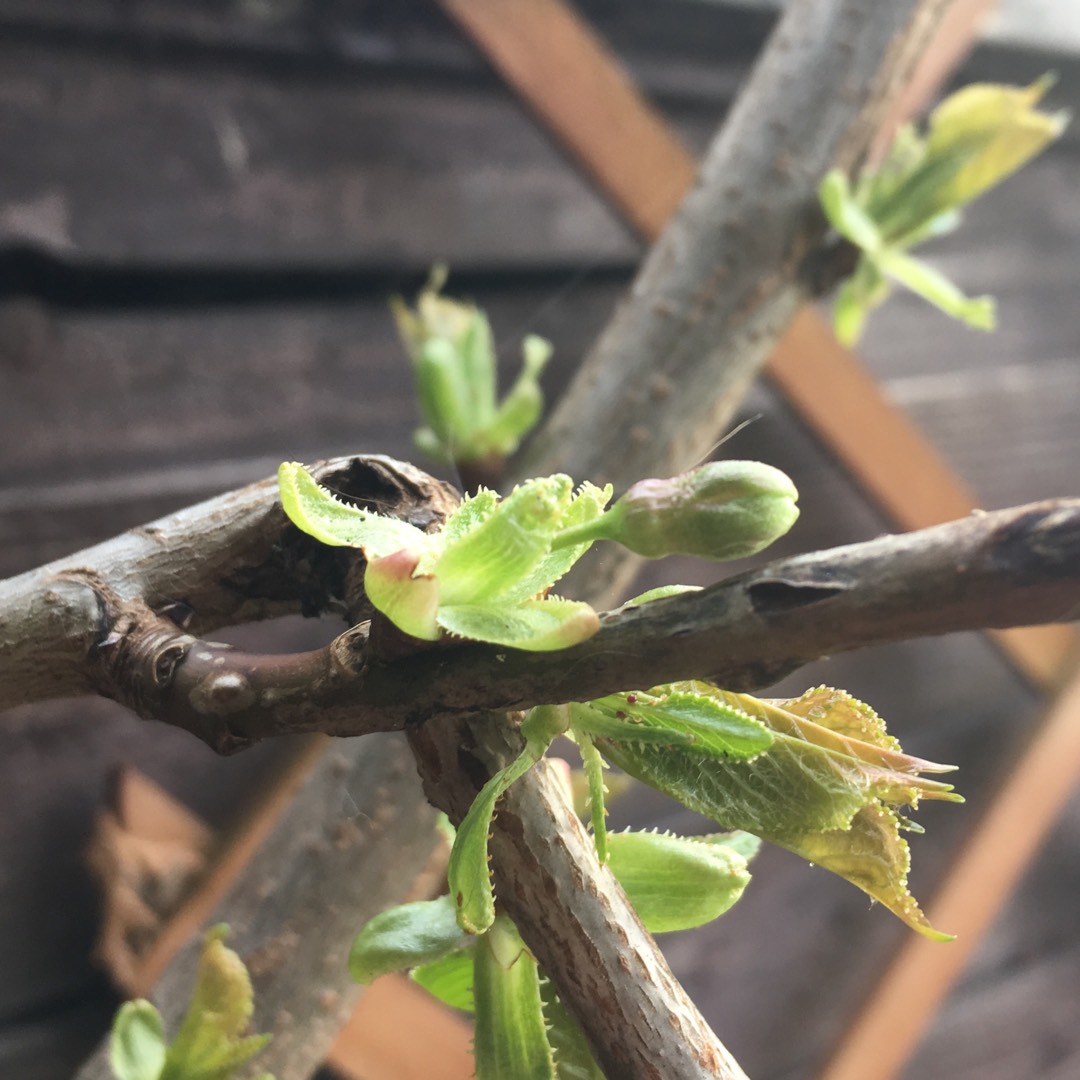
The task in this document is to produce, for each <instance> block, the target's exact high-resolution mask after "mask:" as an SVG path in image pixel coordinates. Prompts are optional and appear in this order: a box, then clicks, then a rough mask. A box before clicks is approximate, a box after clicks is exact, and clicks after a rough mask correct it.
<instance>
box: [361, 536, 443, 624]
mask: <svg viewBox="0 0 1080 1080" xmlns="http://www.w3.org/2000/svg"><path fill="white" fill-rule="evenodd" d="M418 566H419V560H418V559H417V557H416V555H415V554H413V553H412V552H411V551H395V552H394V553H393V554H391V555H383V556H382V557H381V558H378V559H370V560H369V561H368V564H367V566H366V567H364V592H365V593H366V594H367V598H368V600H370V601H371V603H372V604H373V605H374V606H375V607H376V608H377V609H378V610H379V611H381V612H382V613H383V614H384V615H385V616H386V617H387V618H388V619H389V620H390V621H391V622H392V623H393V624H394V625H395V626H396V627H397V628H398V629H399V630H403V631H404V632H405V633H406V634H411V635H412V636H413V637H414V638H420V639H421V640H422V641H435V640H436V639H437V638H438V637H439V623H438V620H437V612H438V610H439V582H438V579H436V578H435V577H434V576H433V575H431V574H421V573H418V572H417V571H418Z"/></svg>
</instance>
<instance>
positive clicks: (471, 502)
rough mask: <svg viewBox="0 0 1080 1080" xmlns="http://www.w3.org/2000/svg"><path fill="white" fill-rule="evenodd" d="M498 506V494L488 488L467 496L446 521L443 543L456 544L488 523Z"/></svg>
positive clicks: (442, 534)
mask: <svg viewBox="0 0 1080 1080" xmlns="http://www.w3.org/2000/svg"><path fill="white" fill-rule="evenodd" d="M498 505H499V496H498V494H497V493H496V492H494V491H489V490H488V489H487V488H481V489H480V490H479V491H478V492H477V493H476V494H475V495H466V496H465V498H464V499H462V500H461V502H460V503H459V504H458V505H457V506H456V507H455V508H454V511H453V513H451V515H450V516H449V517H448V518H447V519H446V524H445V525H444V526H443V528H442V532H441V534H440V535H441V538H442V541H443V543H444V544H456V543H457V542H458V541H459V540H461V539H462V538H463V537H465V536H467V535H468V534H469V533H470V532H472V530H473V529H475V528H477V527H478V526H480V525H482V524H483V523H484V522H485V521H487V520H488V518H490V517H491V515H492V514H494V513H495V510H496V508H497V507H498Z"/></svg>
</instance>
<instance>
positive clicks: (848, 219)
mask: <svg viewBox="0 0 1080 1080" xmlns="http://www.w3.org/2000/svg"><path fill="white" fill-rule="evenodd" d="M818 198H819V199H820V200H821V207H822V209H823V210H824V211H825V216H826V217H827V218H828V219H829V224H830V225H831V226H832V227H833V228H834V229H835V230H836V231H837V232H838V233H839V234H840V235H841V236H842V237H844V239H845V240H849V241H850V242H851V243H853V244H854V245H855V246H856V247H857V248H860V249H861V250H863V251H865V252H866V253H867V254H869V255H873V254H875V253H877V252H878V251H880V250H881V246H882V239H881V233H880V232H879V231H878V227H877V226H876V225H875V224H874V222H873V220H872V219H871V218H870V216H869V215H868V214H867V213H866V211H865V210H864V209H863V208H862V207H861V206H860V205H859V204H858V202H856V200H855V196H854V195H853V194H852V191H851V187H850V185H849V184H848V178H847V176H846V175H845V174H844V173H843V172H842V171H841V170H840V169H830V170H829V171H828V172H827V173H826V174H825V176H824V178H823V179H822V181H821V183H820V184H819V185H818Z"/></svg>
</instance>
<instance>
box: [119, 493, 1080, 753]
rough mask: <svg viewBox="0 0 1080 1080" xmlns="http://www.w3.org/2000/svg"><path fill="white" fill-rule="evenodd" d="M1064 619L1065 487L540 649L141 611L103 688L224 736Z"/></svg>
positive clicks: (244, 737) (327, 728) (1076, 565)
mask: <svg viewBox="0 0 1080 1080" xmlns="http://www.w3.org/2000/svg"><path fill="white" fill-rule="evenodd" d="M1076 618H1080V499H1059V500H1050V501H1048V502H1042V503H1033V504H1031V505H1029V506H1022V507H1018V508H1016V509H1013V510H1001V511H996V512H994V513H988V514H978V515H972V516H971V517H968V518H963V519H961V520H959V521H954V522H950V523H948V524H946V525H938V526H935V527H934V528H930V529H923V530H921V531H919V532H914V533H907V534H903V535H900V536H885V537H881V538H879V539H877V540H871V541H868V542H866V543H862V544H852V545H850V546H847V547H841V548H834V549H831V550H828V551H820V552H815V553H813V554H809V555H797V556H794V557H792V558H787V559H781V560H778V561H776V562H773V563H770V564H768V565H766V566H764V567H762V568H761V569H759V570H753V571H750V572H749V573H746V574H742V575H740V576H738V577H735V578H732V579H730V580H728V581H725V582H721V583H720V584H718V585H714V586H713V587H712V588H710V589H707V590H705V591H704V592H699V593H689V594H683V595H681V596H677V597H672V598H669V599H667V600H659V601H655V602H653V603H650V604H645V605H641V606H640V607H632V608H625V609H620V610H618V611H615V612H611V613H609V614H608V615H605V616H604V617H603V620H602V626H601V629H600V632H599V633H598V634H597V635H596V636H595V637H593V638H591V639H590V640H588V641H586V642H584V643H582V644H581V645H578V646H576V647H574V648H572V649H565V650H562V651H560V652H554V653H527V652H520V651H517V650H513V649H505V648H501V647H498V646H492V645H478V644H461V645H444V646H437V647H434V648H430V649H427V650H426V651H424V652H421V653H414V654H411V655H408V656H405V657H403V658H401V659H397V660H390V661H386V660H381V659H379V656H378V655H377V654H376V650H374V649H373V648H372V647H371V642H370V640H369V633H368V627H367V625H365V626H360V627H356V628H354V629H353V630H350V631H348V632H347V633H345V634H343V635H342V636H341V637H339V638H337V639H336V640H335V641H334V642H333V643H331V645H329V646H328V647H327V648H325V649H320V650H316V651H314V652H310V653H302V654H296V655H290V656H278V657H275V656H264V655H257V656H251V655H245V654H240V653H237V652H234V651H233V650H231V649H230V648H228V647H227V646H220V645H210V644H207V643H205V642H199V641H195V640H194V639H192V638H190V637H188V636H187V635H184V634H182V633H180V632H178V631H177V630H176V629H175V628H172V627H170V626H169V624H167V623H165V622H164V621H163V620H148V621H147V623H146V624H144V625H141V626H140V627H139V628H138V629H136V630H129V631H128V632H127V634H126V635H125V636H124V638H123V640H122V642H120V643H118V645H117V648H118V649H124V650H128V655H127V656H126V657H125V658H124V660H123V661H122V662H121V663H120V671H119V673H118V675H117V676H116V677H115V678H114V680H113V682H112V683H111V684H110V685H108V686H107V687H106V689H107V692H108V693H109V694H110V696H115V697H117V698H119V699H121V700H123V701H125V702H126V703H127V704H129V705H131V706H132V707H133V708H136V709H138V710H139V711H141V712H143V713H144V714H145V715H148V716H153V717H156V718H158V719H161V720H165V721H167V722H169V723H173V724H176V725H177V726H180V727H183V728H186V729H187V730H189V731H191V732H193V733H194V734H196V735H198V736H199V737H200V738H203V739H205V740H206V741H207V742H209V743H210V744H211V745H213V746H215V747H216V748H217V749H219V750H228V749H233V748H237V747H240V746H243V745H246V744H248V743H250V742H254V741H257V740H259V739H263V738H267V737H271V736H274V735H282V734H288V733H295V732H299V731H321V732H324V733H326V734H331V735H359V734H364V733H367V732H371V731H385V730H394V729H400V728H405V727H408V726H415V725H420V724H423V723H425V722H430V721H438V720H439V719H448V718H453V717H455V716H462V715H466V714H468V713H470V712H472V711H475V710H479V709H483V710H517V709H524V708H529V707H531V706H534V705H539V704H544V703H550V702H562V701H584V700H588V699H590V698H595V697H600V696H602V695H604V694H608V693H614V692H616V691H619V690H628V689H646V688H648V687H650V686H654V685H657V684H659V683H664V682H671V681H674V680H677V679H686V678H692V677H706V676H711V677H712V678H713V679H714V680H715V681H716V682H718V683H719V684H720V685H722V686H724V687H726V688H728V689H732V690H752V689H755V688H758V687H761V686H764V685H767V684H768V683H770V682H775V681H776V680H777V679H779V678H780V677H781V676H783V675H786V674H788V673H789V672H791V671H793V670H794V669H796V668H798V667H800V666H801V665H803V664H806V663H809V662H810V661H812V660H817V659H819V658H820V657H822V656H828V655H833V654H835V653H838V652H845V651H848V650H851V649H857V648H861V647H864V646H867V645H876V644H881V643H883V642H888V641H899V640H903V639H906V638H912V637H921V636H926V635H933V634H944V633H949V632H951V631H956V630H974V629H980V628H983V627H1005V626H1021V625H1030V624H1036V623H1054V622H1066V621H1069V620H1071V619H1076Z"/></svg>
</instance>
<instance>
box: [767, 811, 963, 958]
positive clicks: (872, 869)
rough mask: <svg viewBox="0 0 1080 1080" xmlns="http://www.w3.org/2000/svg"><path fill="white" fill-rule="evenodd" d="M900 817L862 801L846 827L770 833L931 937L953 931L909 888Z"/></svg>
mask: <svg viewBox="0 0 1080 1080" xmlns="http://www.w3.org/2000/svg"><path fill="white" fill-rule="evenodd" d="M901 827H902V825H901V821H900V818H899V816H898V815H897V814H896V813H895V812H894V811H893V810H890V809H889V808H888V807H886V806H880V805H876V804H873V805H869V806H864V807H863V808H862V809H861V810H859V811H858V813H856V814H855V816H854V817H853V818H852V820H851V824H850V826H849V827H848V828H846V829H834V830H830V831H828V832H821V833H803V834H801V835H799V834H792V835H788V836H784V837H770V838H769V839H771V840H772V842H773V843H775V844H777V845H778V846H779V847H782V848H786V849H787V850H788V851H792V852H794V853H795V854H796V855H800V856H801V857H802V858H804V859H806V860H807V861H808V862H809V863H811V864H812V865H814V866H822V867H824V868H825V869H826V870H831V871H832V872H833V873H834V874H839V875H840V876H841V877H842V878H846V879H847V880H848V881H850V882H851V883H852V884H853V885H857V886H858V887H859V888H860V889H862V891H863V892H864V893H866V894H867V895H868V896H871V897H873V899H875V900H878V901H880V903H882V904H883V905H884V906H885V907H887V908H888V909H889V910H890V911H891V912H892V913H893V914H894V915H896V916H897V917H898V918H900V919H901V920H902V921H903V922H905V923H907V925H908V926H910V927H911V928H912V929H913V930H917V931H918V932H919V933H920V934H922V935H923V937H928V938H930V939H931V940H932V941H952V940H953V937H954V935H953V934H946V933H942V932H941V931H940V930H935V929H934V928H933V927H932V926H931V925H930V922H929V921H928V920H927V918H926V916H925V915H924V914H923V913H922V911H921V910H920V908H919V905H918V904H917V903H916V902H915V898H914V897H913V896H912V895H911V893H910V892H909V891H908V886H907V875H908V869H909V867H910V865H911V852H910V850H909V848H908V845H907V841H905V840H904V839H903V837H901V835H900V829H901Z"/></svg>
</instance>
